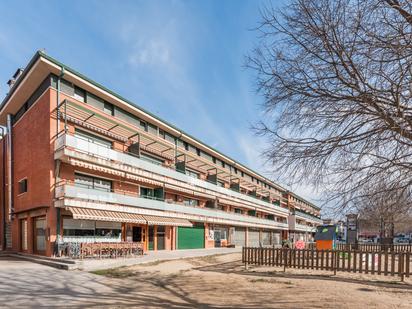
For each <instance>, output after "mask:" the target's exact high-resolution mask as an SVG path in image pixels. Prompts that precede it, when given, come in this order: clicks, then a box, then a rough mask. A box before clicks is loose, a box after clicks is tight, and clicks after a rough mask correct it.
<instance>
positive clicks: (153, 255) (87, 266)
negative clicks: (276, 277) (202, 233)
mask: <svg viewBox="0 0 412 309" xmlns="http://www.w3.org/2000/svg"><path fill="white" fill-rule="evenodd" d="M241 251H242V248H241V247H239V248H213V249H191V250H173V251H166V250H162V251H156V252H154V251H149V252H147V253H145V255H144V256H140V257H135V258H117V259H100V260H99V259H85V260H81V261H77V263H78V266H79V269H82V270H85V271H93V270H100V269H108V268H116V267H122V266H130V265H136V264H142V263H151V262H157V261H164V260H176V259H183V258H192V257H199V256H208V255H215V254H228V253H237V252H241ZM77 263H76V264H77Z"/></svg>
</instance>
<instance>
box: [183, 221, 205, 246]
mask: <svg viewBox="0 0 412 309" xmlns="http://www.w3.org/2000/svg"><path fill="white" fill-rule="evenodd" d="M204 247H205V227H204V226H203V224H202V225H200V224H199V225H195V226H193V227H180V226H179V228H178V230H177V249H199V248H204Z"/></svg>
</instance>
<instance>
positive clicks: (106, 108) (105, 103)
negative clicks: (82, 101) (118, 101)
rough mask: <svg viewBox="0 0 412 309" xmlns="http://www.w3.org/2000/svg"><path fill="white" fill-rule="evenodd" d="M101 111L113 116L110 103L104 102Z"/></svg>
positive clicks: (112, 108)
mask: <svg viewBox="0 0 412 309" xmlns="http://www.w3.org/2000/svg"><path fill="white" fill-rule="evenodd" d="M103 111H104V112H105V113H106V114H108V115H111V116H113V115H114V107H113V104H110V103H108V102H104V107H103Z"/></svg>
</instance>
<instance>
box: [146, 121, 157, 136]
mask: <svg viewBox="0 0 412 309" xmlns="http://www.w3.org/2000/svg"><path fill="white" fill-rule="evenodd" d="M147 132H149V133H151V134H153V135H157V127H156V126H155V125H153V124H150V123H148V124H147Z"/></svg>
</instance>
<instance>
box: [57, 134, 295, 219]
mask: <svg viewBox="0 0 412 309" xmlns="http://www.w3.org/2000/svg"><path fill="white" fill-rule="evenodd" d="M64 146H67V147H70V148H73V149H76V150H77V151H80V152H83V153H87V154H90V155H93V156H95V157H99V158H102V159H104V160H112V161H115V162H121V163H122V164H127V165H129V166H132V167H135V168H139V169H142V170H145V171H148V172H151V173H155V174H158V175H162V176H165V177H168V178H172V179H175V180H178V181H182V182H184V183H188V184H190V185H193V186H197V187H200V188H203V189H207V190H211V191H214V192H218V193H221V194H224V195H227V196H230V197H233V198H236V199H239V200H243V201H246V202H249V203H252V204H254V205H257V206H260V207H264V208H266V209H265V210H272V211H273V210H275V211H277V212H278V213H281V214H283V215H288V214H289V210H288V209H285V208H282V207H280V206H276V205H273V204H271V203H269V202H266V201H263V200H260V199H257V198H254V197H252V196H248V195H245V194H242V193H239V192H236V191H234V190H231V189H228V188H223V187H219V186H218V185H216V184H213V183H209V182H207V181H205V180H201V179H197V178H194V177H191V176H188V175H186V174H183V173H180V172H178V171H175V170H173V169H170V168H166V167H163V166H160V165H157V164H153V163H151V162H147V161H145V160H142V159H140V158H138V157H136V156H132V155H130V154H126V153H122V152H119V151H116V150H113V149H108V148H106V147H103V146H100V145H96V144H93V143H90V142H88V141H86V140H83V139H80V138H77V137H75V136H72V135H68V134H65V135H62V136H60V137H59V138H58V139H57V140H56V143H55V150H59V149H61V148H62V147H64Z"/></svg>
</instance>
